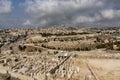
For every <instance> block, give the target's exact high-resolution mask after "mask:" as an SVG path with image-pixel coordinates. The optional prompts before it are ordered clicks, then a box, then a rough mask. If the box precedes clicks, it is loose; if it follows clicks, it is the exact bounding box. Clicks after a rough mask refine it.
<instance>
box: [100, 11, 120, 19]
mask: <svg viewBox="0 0 120 80" xmlns="http://www.w3.org/2000/svg"><path fill="white" fill-rule="evenodd" d="M101 14H102V15H103V17H104V18H107V19H113V18H118V17H120V10H113V9H106V10H102V11H101Z"/></svg>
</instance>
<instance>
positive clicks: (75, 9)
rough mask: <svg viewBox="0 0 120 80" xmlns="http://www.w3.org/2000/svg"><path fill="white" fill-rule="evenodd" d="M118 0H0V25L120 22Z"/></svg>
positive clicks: (46, 25)
mask: <svg viewBox="0 0 120 80" xmlns="http://www.w3.org/2000/svg"><path fill="white" fill-rule="evenodd" d="M119 4H120V1H118V0H111V1H110V0H0V28H4V27H6V28H21V27H24V26H27V27H28V26H31V27H36V26H40V27H41V26H42V27H49V26H55V25H68V26H82V25H99V24H100V25H105V26H106V25H108V26H109V25H118V26H119V23H120V15H119V14H120V5H119Z"/></svg>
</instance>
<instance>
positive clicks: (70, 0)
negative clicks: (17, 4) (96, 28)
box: [24, 0, 104, 25]
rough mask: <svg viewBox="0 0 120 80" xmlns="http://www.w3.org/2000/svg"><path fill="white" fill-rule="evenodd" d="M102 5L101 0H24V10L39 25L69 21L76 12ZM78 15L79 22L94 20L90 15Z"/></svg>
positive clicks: (79, 12) (80, 12)
mask: <svg viewBox="0 0 120 80" xmlns="http://www.w3.org/2000/svg"><path fill="white" fill-rule="evenodd" d="M103 5H104V3H103V0H26V2H25V3H24V6H25V11H26V12H27V13H28V14H29V15H30V16H31V17H32V20H33V23H35V24H36V23H37V24H39V25H46V24H54V23H58V24H60V23H61V24H62V23H71V22H72V21H73V20H72V19H73V18H75V16H76V15H77V14H82V10H86V11H85V12H86V13H87V12H88V11H89V10H90V9H98V8H99V7H102V6H103ZM88 14H89V13H88ZM93 14H94V13H93ZM95 14H96V13H95ZM79 16H80V18H81V22H88V21H90V22H94V21H95V20H93V19H92V17H86V16H85V15H84V16H85V17H84V16H82V15H78V17H79ZM87 16H88V15H87ZM70 18H71V19H70ZM87 18H88V19H87ZM77 19H78V18H77V17H76V19H74V20H76V21H77ZM78 22H79V21H78Z"/></svg>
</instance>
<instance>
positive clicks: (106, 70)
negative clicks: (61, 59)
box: [74, 59, 120, 80]
mask: <svg viewBox="0 0 120 80" xmlns="http://www.w3.org/2000/svg"><path fill="white" fill-rule="evenodd" d="M86 63H88V64H89V65H90V67H91V68H92V71H93V72H94V73H95V75H96V76H97V78H98V79H99V80H120V60H116V59H75V62H74V65H75V66H78V67H80V73H79V74H75V75H74V77H79V79H78V80H86V79H85V77H86V76H89V75H91V72H90V70H89V68H88V66H87V64H86ZM91 76H93V75H91ZM88 80H89V79H88ZM90 80H95V79H94V78H93V79H92V78H91V79H90Z"/></svg>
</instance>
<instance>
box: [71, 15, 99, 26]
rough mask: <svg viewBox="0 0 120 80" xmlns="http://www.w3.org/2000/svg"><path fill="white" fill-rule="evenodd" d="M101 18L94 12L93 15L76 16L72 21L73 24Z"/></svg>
mask: <svg viewBox="0 0 120 80" xmlns="http://www.w3.org/2000/svg"><path fill="white" fill-rule="evenodd" d="M99 20H101V17H100V16H99V15H98V14H95V16H93V17H90V16H78V17H77V18H76V19H75V20H74V21H73V22H74V24H77V23H84V22H95V21H99Z"/></svg>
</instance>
